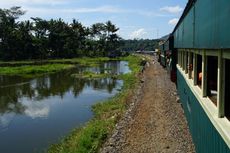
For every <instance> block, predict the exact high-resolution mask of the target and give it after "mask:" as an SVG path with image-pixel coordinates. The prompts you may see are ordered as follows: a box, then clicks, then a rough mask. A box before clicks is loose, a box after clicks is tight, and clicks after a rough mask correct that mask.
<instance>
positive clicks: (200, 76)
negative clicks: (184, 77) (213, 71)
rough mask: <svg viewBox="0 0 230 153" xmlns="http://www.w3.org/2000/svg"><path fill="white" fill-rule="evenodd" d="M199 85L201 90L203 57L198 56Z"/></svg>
mask: <svg viewBox="0 0 230 153" xmlns="http://www.w3.org/2000/svg"><path fill="white" fill-rule="evenodd" d="M196 69H197V74H196V75H197V85H198V86H199V87H200V88H201V84H202V56H201V55H197V67H196Z"/></svg>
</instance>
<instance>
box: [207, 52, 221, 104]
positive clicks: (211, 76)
mask: <svg viewBox="0 0 230 153" xmlns="http://www.w3.org/2000/svg"><path fill="white" fill-rule="evenodd" d="M217 67H218V57H216V56H208V57H207V96H208V97H209V98H210V99H211V100H212V102H213V103H214V104H215V105H217Z"/></svg>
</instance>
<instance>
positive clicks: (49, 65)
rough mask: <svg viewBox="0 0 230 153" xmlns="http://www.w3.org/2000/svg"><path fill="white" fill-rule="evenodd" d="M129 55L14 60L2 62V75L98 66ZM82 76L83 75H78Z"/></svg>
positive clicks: (0, 72)
mask: <svg viewBox="0 0 230 153" xmlns="http://www.w3.org/2000/svg"><path fill="white" fill-rule="evenodd" d="M128 58H129V57H120V58H108V57H98V58H89V57H84V58H73V59H55V60H44V61H13V62H0V75H18V76H23V77H35V76H39V75H43V74H46V73H53V72H58V71H62V70H65V69H70V68H73V67H74V66H75V65H77V64H78V65H79V66H84V67H96V66H98V65H99V64H100V63H103V62H108V61H118V60H126V59H128ZM77 76H79V77H81V75H77ZM84 77H95V78H101V77H106V76H102V75H93V74H92V73H91V74H85V76H84Z"/></svg>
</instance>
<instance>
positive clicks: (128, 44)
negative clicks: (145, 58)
mask: <svg viewBox="0 0 230 153" xmlns="http://www.w3.org/2000/svg"><path fill="white" fill-rule="evenodd" d="M120 42H121V45H120V47H119V49H120V50H123V51H128V52H132V51H138V50H140V51H143V50H145V51H153V50H155V49H156V48H158V42H159V40H158V39H134V40H121V41H120Z"/></svg>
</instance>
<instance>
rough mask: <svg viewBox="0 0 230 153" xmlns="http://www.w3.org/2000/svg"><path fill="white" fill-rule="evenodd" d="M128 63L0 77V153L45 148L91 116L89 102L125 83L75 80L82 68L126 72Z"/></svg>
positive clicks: (100, 98)
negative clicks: (25, 75)
mask: <svg viewBox="0 0 230 153" xmlns="http://www.w3.org/2000/svg"><path fill="white" fill-rule="evenodd" d="M127 65H128V64H127V62H124V61H120V62H119V61H118V62H108V63H104V64H101V65H100V66H98V67H95V68H79V67H77V66H76V68H74V69H71V70H67V71H63V72H60V73H55V74H50V75H46V76H43V77H39V78H33V79H26V78H22V77H16V76H0V152H1V153H31V152H43V151H44V150H45V149H46V148H47V147H48V146H49V144H52V143H55V142H58V140H60V138H61V137H63V136H65V135H66V134H68V133H69V132H70V131H71V130H72V129H73V128H76V127H79V126H81V125H82V124H84V123H85V122H87V121H88V120H89V119H91V118H92V117H93V113H92V111H91V106H92V105H93V104H95V103H96V102H98V101H100V100H104V99H106V98H109V97H112V96H114V95H115V94H116V93H117V92H118V89H120V88H121V86H122V84H123V82H122V81H121V80H115V79H109V78H107V79H91V80H89V79H76V78H73V77H71V74H74V73H77V72H82V71H85V70H87V71H89V70H90V71H95V72H98V73H103V72H105V73H116V74H118V73H127V72H130V70H129V68H128V66H127Z"/></svg>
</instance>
